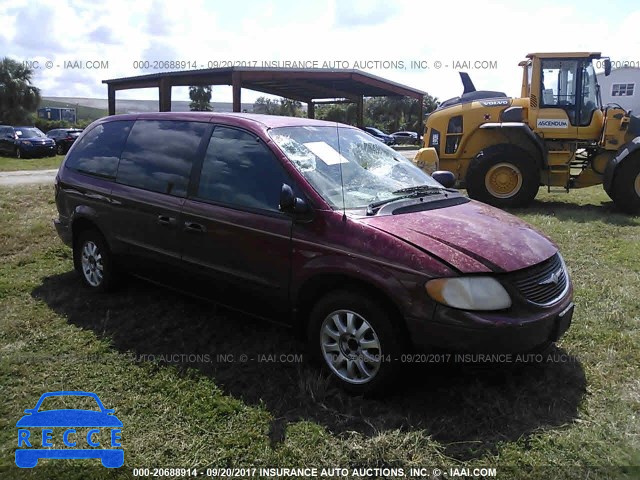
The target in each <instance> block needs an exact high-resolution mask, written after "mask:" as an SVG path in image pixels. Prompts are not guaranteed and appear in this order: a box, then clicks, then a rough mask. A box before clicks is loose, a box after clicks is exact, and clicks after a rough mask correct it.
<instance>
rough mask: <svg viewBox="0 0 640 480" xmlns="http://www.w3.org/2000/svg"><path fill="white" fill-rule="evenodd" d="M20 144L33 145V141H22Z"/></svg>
mask: <svg viewBox="0 0 640 480" xmlns="http://www.w3.org/2000/svg"><path fill="white" fill-rule="evenodd" d="M20 143H22V145H31V141H29V140H21V141H20Z"/></svg>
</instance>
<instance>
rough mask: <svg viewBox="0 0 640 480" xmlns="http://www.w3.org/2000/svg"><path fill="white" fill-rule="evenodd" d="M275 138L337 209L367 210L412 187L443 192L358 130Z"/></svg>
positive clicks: (287, 131)
mask: <svg viewBox="0 0 640 480" xmlns="http://www.w3.org/2000/svg"><path fill="white" fill-rule="evenodd" d="M270 135H271V138H272V139H273V140H274V142H275V143H276V144H277V145H278V146H279V147H280V148H281V149H282V151H283V152H284V153H285V155H286V156H287V157H288V158H289V160H290V161H291V163H292V164H293V165H295V167H296V168H297V169H298V170H299V171H300V173H301V174H302V175H303V176H304V177H305V178H306V180H307V181H308V182H309V183H310V184H311V186H312V187H313V188H314V189H315V190H316V191H317V192H318V194H319V195H321V196H322V197H323V198H324V199H325V200H326V201H327V203H328V204H329V205H331V207H332V208H334V209H342V208H343V206H344V208H346V209H360V208H366V207H367V205H369V204H371V203H373V202H377V201H381V200H388V199H393V198H400V197H401V196H403V195H406V189H407V188H412V187H423V186H433V187H434V188H442V186H441V185H440V184H439V183H438V182H436V181H435V180H434V179H433V178H431V177H430V176H429V175H427V174H426V173H425V172H423V171H422V170H420V169H419V168H418V167H417V166H415V165H414V164H413V163H412V162H410V161H409V160H407V159H406V158H405V157H404V156H403V155H401V154H400V153H398V152H396V151H395V150H393V149H391V148H389V147H387V146H386V145H383V144H382V143H380V142H378V141H376V140H375V139H374V138H372V137H370V136H369V135H367V134H366V133H364V132H362V131H360V130H357V129H354V128H348V127H315V126H314V127H311V126H299V127H282V128H274V129H273V130H271V131H270Z"/></svg>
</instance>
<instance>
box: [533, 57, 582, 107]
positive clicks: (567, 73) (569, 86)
mask: <svg viewBox="0 0 640 480" xmlns="http://www.w3.org/2000/svg"><path fill="white" fill-rule="evenodd" d="M577 71H578V61H577V60H555V59H543V60H542V78H541V87H542V88H541V89H542V104H543V105H544V106H546V107H551V106H553V107H560V108H562V107H563V106H572V105H573V106H575V104H576V76H577Z"/></svg>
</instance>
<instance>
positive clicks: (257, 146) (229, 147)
mask: <svg viewBox="0 0 640 480" xmlns="http://www.w3.org/2000/svg"><path fill="white" fill-rule="evenodd" d="M283 183H288V184H290V183H291V182H290V179H289V177H288V176H287V175H286V172H285V171H284V168H283V167H282V165H280V164H279V162H278V160H277V159H276V158H275V156H274V155H273V153H272V152H271V150H269V148H268V147H267V146H266V145H265V144H264V143H263V142H262V141H260V140H259V139H258V138H257V137H256V135H253V134H250V133H248V132H246V131H244V130H238V129H235V128H229V127H216V128H215V130H214V131H213V134H212V135H211V140H210V142H209V146H208V148H207V153H206V155H205V158H204V162H203V164H202V171H201V172H200V182H199V184H198V190H197V194H196V196H197V197H198V198H201V199H203V200H210V201H213V202H216V203H222V204H225V205H230V206H234V207H240V208H251V209H259V210H270V211H274V212H277V211H278V210H279V204H280V191H281V190H282V184H283Z"/></svg>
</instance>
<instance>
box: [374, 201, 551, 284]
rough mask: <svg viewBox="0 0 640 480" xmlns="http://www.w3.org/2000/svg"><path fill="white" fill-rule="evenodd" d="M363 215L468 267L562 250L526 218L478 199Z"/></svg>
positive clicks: (522, 264)
mask: <svg viewBox="0 0 640 480" xmlns="http://www.w3.org/2000/svg"><path fill="white" fill-rule="evenodd" d="M362 221H363V222H364V223H366V224H368V225H370V226H372V227H374V228H377V229H379V230H382V231H384V232H387V233H389V234H391V235H393V236H395V237H397V238H399V239H401V240H404V241H406V242H407V243H409V244H411V245H413V246H415V247H417V248H419V249H420V250H423V251H424V252H426V253H429V254H431V255H433V256H434V257H436V258H438V259H440V260H442V261H443V262H445V263H447V264H449V265H451V266H453V267H454V268H456V269H458V270H459V271H461V272H463V273H481V272H511V271H514V270H519V269H522V268H526V267H529V266H531V265H535V264H536V263H540V262H542V261H543V260H546V259H548V258H549V257H551V256H552V255H554V254H555V253H556V252H557V248H556V246H555V245H554V244H553V242H551V240H549V239H548V238H547V237H545V236H544V235H543V234H541V233H540V232H538V231H536V230H534V229H533V227H531V226H529V225H528V224H526V223H525V222H523V221H522V220H520V219H518V218H517V217H515V216H513V215H510V214H508V213H505V212H503V211H502V210H498V209H497V208H494V207H491V206H489V205H485V204H483V203H479V202H474V201H470V202H468V203H464V204H462V205H456V206H452V207H445V208H439V209H433V210H425V211H421V212H413V213H404V214H399V215H383V216H380V217H369V218H365V219H363V220H362Z"/></svg>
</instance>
